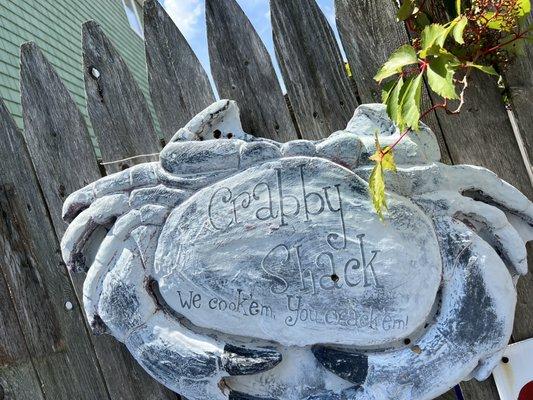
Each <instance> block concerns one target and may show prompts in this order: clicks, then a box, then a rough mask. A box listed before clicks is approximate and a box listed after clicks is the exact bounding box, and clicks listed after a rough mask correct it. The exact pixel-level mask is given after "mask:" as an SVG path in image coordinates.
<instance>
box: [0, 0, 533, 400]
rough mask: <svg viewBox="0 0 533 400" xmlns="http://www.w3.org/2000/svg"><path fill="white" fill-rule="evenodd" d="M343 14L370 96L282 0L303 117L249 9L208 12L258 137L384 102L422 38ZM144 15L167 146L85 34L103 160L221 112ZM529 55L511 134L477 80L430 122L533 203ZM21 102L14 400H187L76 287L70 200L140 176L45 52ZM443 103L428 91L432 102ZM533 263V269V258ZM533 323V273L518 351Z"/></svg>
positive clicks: (227, 94)
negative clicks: (106, 328) (394, 67)
mask: <svg viewBox="0 0 533 400" xmlns="http://www.w3.org/2000/svg"><path fill="white" fill-rule="evenodd" d="M335 3H336V15H337V25H338V29H339V31H340V34H341V38H342V43H343V46H344V50H345V52H346V55H347V57H348V61H349V63H350V65H351V69H352V72H353V80H355V82H353V81H351V79H352V78H349V77H348V76H347V74H346V72H345V69H344V62H343V60H342V56H341V51H340V49H339V47H338V44H337V42H336V40H335V37H334V33H333V30H332V27H331V26H330V25H329V24H328V22H327V20H326V18H325V16H324V15H323V13H322V12H321V10H320V9H319V7H318V6H317V4H316V3H315V0H271V12H272V13H271V14H272V23H273V24H272V25H273V35H274V42H275V49H276V55H277V59H278V62H279V64H280V67H281V71H282V75H283V78H284V81H285V83H286V87H287V90H288V99H289V101H290V105H291V106H292V110H293V113H292V114H291V112H289V108H288V107H287V102H286V99H285V97H284V96H283V93H282V90H281V86H280V83H279V81H278V78H277V77H276V74H275V72H274V67H273V61H272V60H271V58H270V56H269V54H268V52H267V50H266V48H265V46H264V45H263V43H262V42H261V40H260V38H259V36H258V35H257V33H256V32H255V30H254V28H253V27H252V25H251V23H250V21H249V20H248V18H247V17H246V15H245V14H244V13H243V11H242V10H241V8H240V7H239V5H238V4H237V3H236V1H235V0H207V1H206V13H207V32H208V43H209V54H210V59H211V68H212V74H213V78H214V81H215V83H216V86H217V90H218V92H219V94H220V96H221V97H223V98H232V99H235V100H237V101H238V102H239V104H240V106H241V109H242V117H243V124H244V128H245V130H247V131H248V132H250V133H253V134H255V135H260V136H265V137H269V138H275V139H277V140H280V141H286V140H291V139H297V138H298V137H303V138H306V139H319V138H323V137H325V136H327V135H329V134H330V133H332V132H333V131H335V130H338V129H341V128H343V127H344V126H345V125H346V123H347V122H348V120H349V118H350V116H351V114H352V112H353V110H354V108H355V107H356V106H357V104H358V102H359V101H362V102H371V101H373V102H375V101H379V96H378V93H379V89H378V87H377V86H376V84H375V82H374V81H373V80H372V76H373V75H374V73H375V71H376V70H377V69H378V67H379V66H380V65H381V64H382V63H383V62H384V61H385V60H386V58H387V55H388V54H390V52H391V51H392V50H394V49H395V48H396V47H397V46H399V45H400V44H402V43H403V42H405V40H407V38H408V34H407V31H406V30H405V29H404V28H403V27H402V26H401V25H400V24H398V23H397V21H396V17H395V14H396V6H395V3H394V2H392V1H391V0H336V2H335ZM144 14H145V15H144V22H145V38H146V39H145V41H146V55H147V67H148V77H149V82H150V91H151V97H152V101H153V103H154V106H155V109H156V114H157V118H158V119H159V122H160V126H161V129H162V132H161V138H160V137H158V134H157V132H156V130H155V128H154V124H153V121H152V117H151V115H150V113H149V112H148V107H147V105H146V100H145V99H144V97H143V95H142V92H141V91H140V89H139V88H138V86H137V84H136V83H135V81H134V80H133V77H132V75H131V73H130V72H129V70H128V68H127V66H126V64H125V63H124V61H123V60H122V58H121V57H120V54H119V51H117V50H116V49H115V48H114V47H113V44H112V43H111V42H110V41H109V39H108V38H107V37H106V35H105V34H104V32H103V31H102V30H101V28H100V27H99V26H98V24H97V23H95V22H87V23H86V24H85V25H84V29H83V50H84V57H83V71H84V76H85V85H86V92H87V107H88V111H89V116H90V118H91V122H92V126H93V128H94V133H95V135H96V139H97V142H98V147H99V149H100V152H101V156H102V158H103V160H104V161H111V160H117V159H125V158H129V157H132V156H136V155H139V154H149V153H154V152H157V151H158V150H159V149H160V147H161V141H162V140H168V139H169V138H170V137H171V136H172V134H173V133H174V132H175V131H177V129H178V128H180V127H182V126H183V125H184V124H185V123H186V122H187V121H188V120H189V119H190V118H191V117H192V116H193V115H195V114H196V113H197V112H198V111H201V110H202V109H203V108H204V107H205V106H207V105H208V104H210V103H211V102H212V101H213V100H214V99H215V95H214V93H213V90H212V88H211V86H210V83H209V79H208V77H207V74H206V73H205V71H204V70H203V68H202V66H201V65H200V63H199V61H198V59H197V58H196V56H195V54H194V53H193V51H192V50H191V48H190V46H189V45H188V43H187V42H186V40H185V38H184V37H183V36H182V34H181V33H180V31H179V30H178V28H177V27H176V26H175V25H174V24H173V22H172V21H171V19H170V18H169V16H168V15H167V14H166V13H165V11H164V10H163V9H162V7H161V6H160V5H159V3H158V2H157V1H156V0H148V1H147V2H146V4H145V13H144ZM527 51H528V54H529V57H522V58H520V61H519V62H518V63H517V64H516V65H515V66H513V68H512V69H511V71H509V73H508V76H507V77H506V78H507V84H508V90H509V93H510V94H511V105H512V107H513V110H512V111H513V114H512V116H513V118H512V119H510V118H509V110H508V109H506V106H505V105H504V103H503V101H502V96H501V93H500V92H499V90H498V88H497V86H496V85H495V82H492V81H490V79H489V78H486V77H482V76H476V77H475V78H474V82H473V84H472V85H471V87H470V89H469V91H470V93H469V102H468V105H467V106H466V108H465V110H464V112H463V113H462V114H461V115H459V116H457V117H445V116H443V115H441V114H439V113H434V114H432V115H430V116H429V118H428V123H429V125H430V126H431V127H432V128H433V130H434V131H435V132H436V134H437V136H438V137H439V141H440V144H441V150H442V153H443V160H444V161H445V162H448V163H472V164H476V165H482V166H485V167H487V168H490V169H491V170H493V171H495V172H496V173H498V174H499V175H500V176H501V177H502V178H504V179H506V180H507V181H509V182H510V183H512V184H513V185H515V186H517V187H518V188H519V189H520V190H522V191H523V192H524V193H526V194H527V195H528V196H529V198H531V199H533V186H532V183H531V180H530V177H529V176H528V172H529V173H530V170H529V171H528V168H530V165H529V164H528V161H525V160H527V157H526V158H524V156H529V159H533V113H531V100H532V99H533V81H532V80H533V74H532V71H533V57H531V55H532V53H533V51H532V50H531V48H529V49H528V50H527ZM356 87H357V88H358V89H357V90H356V89H355V88H356ZM21 96H22V104H23V110H24V113H23V114H24V129H23V130H19V129H18V128H17V126H16V125H15V122H14V121H13V119H12V118H11V116H10V115H9V112H8V111H7V109H6V107H5V106H4V104H3V102H2V101H1V100H0V138H1V140H0V206H1V208H0V212H1V214H0V245H1V247H0V271H1V274H0V321H1V322H2V323H1V324H0V400H3V399H17V400H18V399H27V400H35V399H43V400H44V399H48V400H63V399H64V400H72V399H87V400H101V399H110V400H111V399H113V400H117V399H124V400H131V399H139V400H141V399H142V400H146V399H178V398H179V396H178V395H176V394H173V393H171V392H169V391H168V390H166V389H165V388H163V387H162V386H161V385H159V384H158V383H156V382H155V381H153V380H152V379H151V378H149V377H148V376H147V374H145V373H144V371H142V369H141V368H140V367H139V366H137V364H136V363H135V362H134V361H133V360H132V358H131V357H130V355H129V354H128V352H127V351H126V350H125V349H124V348H123V347H122V346H121V345H119V344H118V343H117V342H116V341H115V340H113V339H111V338H108V337H96V336H93V335H92V334H91V333H90V332H89V329H88V328H87V327H86V325H85V323H84V316H83V314H82V309H81V307H80V302H81V301H82V299H81V284H82V281H83V276H80V275H72V276H70V275H69V274H68V273H67V270H66V268H65V265H64V264H63V263H62V260H61V256H60V253H59V244H58V243H59V240H60V238H61V236H62V234H63V232H64V230H65V227H66V225H65V224H64V222H63V221H62V220H61V205H62V202H63V200H64V198H65V197H66V196H67V195H68V194H69V193H71V192H73V191H74V190H76V189H78V188H80V187H82V186H84V185H86V184H88V183H89V182H91V181H93V180H95V179H97V178H99V177H100V176H102V174H106V173H111V172H115V171H117V170H120V169H124V168H127V167H129V166H130V165H131V163H132V161H131V160H130V161H124V162H123V163H118V164H106V165H105V167H104V166H103V165H102V164H100V165H99V163H98V161H97V159H96V156H95V152H94V148H93V146H92V144H91V139H90V137H89V132H88V130H87V127H86V125H85V121H84V119H83V117H82V115H81V113H80V111H79V110H78V109H77V107H76V105H75V103H74V102H73V100H72V99H71V97H70V95H69V93H68V91H67V89H66V88H65V86H64V85H63V83H62V82H61V80H60V79H59V77H58V75H57V74H56V73H55V71H54V69H53V68H52V67H51V65H50V64H49V63H48V62H47V60H46V58H45V56H44V55H43V54H42V53H41V51H40V50H39V49H38V47H37V46H36V45H35V44H31V43H28V44H25V45H23V46H22V49H21ZM433 101H436V99H432V98H431V97H430V96H429V95H428V92H427V91H426V93H425V96H424V102H425V103H426V104H427V105H430V104H431V103H432V102H433ZM511 121H513V123H511ZM513 128H515V129H513ZM516 128H519V130H520V132H522V136H517V135H519V134H518V133H517V129H516ZM519 143H524V147H523V148H521V147H520V146H519ZM136 161H145V160H143V159H142V158H141V159H138V160H136ZM530 250H533V249H530ZM529 255H530V257H529V258H530V262H531V265H533V251H529ZM532 319H533V274H530V275H529V276H528V277H526V278H523V279H522V280H521V281H520V284H519V301H518V308H517V318H516V323H515V330H514V336H513V338H514V340H522V339H525V338H529V337H533V322H532ZM461 389H462V393H461V390H459V389H456V391H455V392H456V393H457V394H458V395H459V396H464V398H465V399H467V400H468V399H472V400H482V399H483V400H485V399H487V400H491V399H497V398H498V395H497V392H496V389H495V386H494V383H493V381H492V380H489V381H487V382H484V383H477V382H467V383H463V384H462V385H461ZM443 398H449V399H452V398H455V394H454V392H450V393H448V394H447V395H445V396H443ZM206 400H207V399H206Z"/></svg>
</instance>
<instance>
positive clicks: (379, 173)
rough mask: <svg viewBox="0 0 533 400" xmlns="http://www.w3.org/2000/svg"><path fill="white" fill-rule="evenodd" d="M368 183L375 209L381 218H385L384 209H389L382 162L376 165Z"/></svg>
mask: <svg viewBox="0 0 533 400" xmlns="http://www.w3.org/2000/svg"><path fill="white" fill-rule="evenodd" d="M368 185H369V189H370V196H371V197H372V204H373V205H374V209H375V210H376V213H377V214H378V215H379V218H380V219H381V220H383V219H384V217H383V210H384V209H385V210H386V209H387V199H386V198H385V179H384V177H383V168H382V166H381V163H378V164H376V165H375V167H374V170H373V171H372V174H371V175H370V180H369V181H368Z"/></svg>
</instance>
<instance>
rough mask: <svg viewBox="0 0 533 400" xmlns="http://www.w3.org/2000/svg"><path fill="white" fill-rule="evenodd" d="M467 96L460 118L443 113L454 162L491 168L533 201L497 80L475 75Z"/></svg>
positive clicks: (531, 188) (442, 120) (441, 114)
mask: <svg viewBox="0 0 533 400" xmlns="http://www.w3.org/2000/svg"><path fill="white" fill-rule="evenodd" d="M465 96H466V104H465V105H464V107H463V109H462V111H461V113H460V114H459V115H454V116H448V115H445V113H444V112H440V111H439V115H440V116H441V118H440V122H441V126H442V128H443V131H444V132H445V135H446V142H447V143H448V148H449V150H450V154H451V156H452V159H453V160H454V163H456V164H473V165H478V166H482V167H485V168H488V169H490V170H491V171H493V172H495V173H496V174H497V175H498V176H499V177H500V178H502V179H504V180H506V181H507V182H509V183H511V184H512V185H513V186H515V187H517V188H518V189H520V190H521V191H522V192H523V193H524V194H525V195H526V196H528V197H529V198H530V199H533V186H532V185H531V183H530V181H529V177H528V174H527V171H526V168H525V166H524V164H523V162H522V156H521V154H520V149H519V147H518V144H517V142H516V139H515V136H514V132H513V129H512V126H511V123H510V121H509V118H508V116H507V110H506V109H505V105H504V103H503V101H502V96H501V94H500V92H499V89H498V87H497V83H496V80H495V79H493V78H492V77H489V76H487V75H484V74H482V73H478V72H473V73H472V75H471V77H470V79H469V86H468V89H467V91H466V95H465Z"/></svg>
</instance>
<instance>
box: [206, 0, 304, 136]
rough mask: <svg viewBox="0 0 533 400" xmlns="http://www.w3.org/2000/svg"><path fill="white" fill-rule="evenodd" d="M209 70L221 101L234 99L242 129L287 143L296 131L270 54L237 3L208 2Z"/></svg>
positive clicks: (295, 134)
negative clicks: (239, 110)
mask: <svg viewBox="0 0 533 400" xmlns="http://www.w3.org/2000/svg"><path fill="white" fill-rule="evenodd" d="M206 15H207V38H208V44H209V56H210V61H211V71H212V74H213V78H214V80H215V83H216V86H217V89H218V93H219V94H220V96H221V97H222V98H227V99H233V100H236V101H237V103H238V104H239V105H240V108H241V118H242V122H243V127H244V129H245V130H246V131H247V132H249V133H251V134H253V135H256V136H263V137H267V138H270V139H274V138H276V139H281V140H283V141H288V140H291V139H297V130H296V128H295V126H294V124H293V122H292V119H291V116H290V113H289V110H288V108H287V107H286V103H285V99H284V97H283V93H282V92H281V87H280V84H279V81H278V78H277V77H276V72H275V70H274V66H273V65H272V60H271V58H270V55H269V54H268V51H267V49H266V47H265V45H264V44H263V42H262V41H261V39H260V38H259V35H258V34H257V32H256V31H255V29H254V27H253V26H252V24H251V22H250V20H249V19H248V17H247V16H246V15H245V14H244V12H243V11H242V9H241V8H240V6H239V5H238V4H237V2H236V1H235V0H224V1H220V0H207V1H206Z"/></svg>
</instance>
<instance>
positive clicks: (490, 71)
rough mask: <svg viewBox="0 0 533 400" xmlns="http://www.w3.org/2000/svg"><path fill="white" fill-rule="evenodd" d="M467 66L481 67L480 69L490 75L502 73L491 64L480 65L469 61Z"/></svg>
mask: <svg viewBox="0 0 533 400" xmlns="http://www.w3.org/2000/svg"><path fill="white" fill-rule="evenodd" d="M466 66H467V67H471V68H476V69H479V70H480V71H482V72H484V73H486V74H489V75H494V76H500V74H499V73H498V72H497V71H496V70H495V69H494V67H492V66H490V65H479V64H474V63H472V62H467V63H466Z"/></svg>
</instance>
